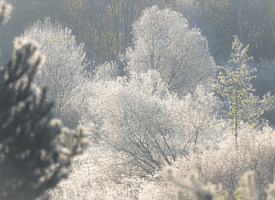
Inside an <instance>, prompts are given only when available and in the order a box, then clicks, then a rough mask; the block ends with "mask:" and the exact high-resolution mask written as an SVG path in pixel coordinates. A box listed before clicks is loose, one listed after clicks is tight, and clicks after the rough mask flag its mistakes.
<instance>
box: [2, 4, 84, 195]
mask: <svg viewBox="0 0 275 200" xmlns="http://www.w3.org/2000/svg"><path fill="white" fill-rule="evenodd" d="M10 10H11V6H10V5H7V4H5V3H3V2H1V4H0V23H1V22H3V21H5V20H6V19H7V18H8V16H9V15H8V14H9V11H10ZM37 46H38V45H37V44H35V43H34V42H32V41H29V40H27V39H24V40H22V39H19V38H17V39H15V41H14V52H13V57H12V60H11V61H10V62H9V63H8V64H7V65H6V66H4V67H1V68H0V96H1V98H0V163H1V167H0V177H1V179H0V188H1V190H0V199H4V200H8V199H9V200H21V199H22V200H25V199H28V200H32V199H36V198H38V197H40V196H41V195H43V193H44V192H45V191H46V190H48V189H49V188H53V187H55V186H56V185H57V183H58V182H59V181H60V180H61V179H63V178H66V173H65V172H64V169H65V168H67V167H68V166H70V164H71V162H70V161H71V159H72V157H73V156H75V155H77V154H79V153H81V150H83V149H84V142H83V141H82V138H83V133H82V131H81V130H69V129H67V128H66V127H63V126H62V125H61V122H60V121H59V120H53V119H52V116H51V108H52V106H53V103H48V102H46V101H45V96H46V91H45V90H43V91H42V92H41V90H40V89H39V88H37V87H36V86H35V85H34V84H33V83H32V82H33V79H34V76H35V74H36V72H37V70H38V69H39V67H41V66H42V64H43V62H44V56H43V55H41V53H40V51H39V49H38V47H37ZM60 142H66V144H67V148H66V150H65V149H64V148H63V149H62V148H61V147H60V145H59V143H60ZM79 147H80V148H79Z"/></svg>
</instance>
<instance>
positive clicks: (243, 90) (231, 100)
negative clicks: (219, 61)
mask: <svg viewBox="0 0 275 200" xmlns="http://www.w3.org/2000/svg"><path fill="white" fill-rule="evenodd" d="M232 49H233V53H232V54H231V60H229V63H233V64H234V65H235V69H234V66H232V67H228V66H225V67H220V69H221V70H222V71H221V72H220V73H219V76H218V84H217V85H216V86H215V89H216V92H217V93H218V94H220V95H221V96H222V97H224V98H225V110H224V112H225V116H226V117H227V118H229V119H231V120H232V125H233V131H234V132H235V139H236V147H237V137H238V127H239V125H240V122H241V121H245V122H248V123H250V124H251V125H252V126H255V125H256V123H257V120H258V117H259V116H260V115H262V114H263V113H264V111H265V109H266V108H265V107H263V106H262V101H261V100H260V99H259V97H258V96H255V95H254V92H255V89H253V86H252V84H251V82H250V81H251V79H252V78H254V77H255V76H252V75H251V74H250V73H253V72H256V69H252V70H251V69H249V66H248V64H247V61H248V60H249V59H251V57H247V54H246V52H247V51H248V46H247V47H245V48H244V47H243V44H242V43H241V42H240V40H239V39H238V38H237V36H235V39H234V42H233V43H232Z"/></svg>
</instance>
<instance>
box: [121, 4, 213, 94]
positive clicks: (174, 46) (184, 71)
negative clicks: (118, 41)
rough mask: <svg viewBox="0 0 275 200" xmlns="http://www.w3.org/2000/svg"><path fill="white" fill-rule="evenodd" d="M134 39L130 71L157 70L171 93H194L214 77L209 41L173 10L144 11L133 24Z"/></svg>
mask: <svg viewBox="0 0 275 200" xmlns="http://www.w3.org/2000/svg"><path fill="white" fill-rule="evenodd" d="M133 37H134V39H133V47H132V48H129V49H127V51H126V55H125V58H126V60H127V64H128V69H129V70H133V71H135V72H146V71H148V69H153V70H157V71H158V72H159V73H160V74H161V77H162V79H163V80H164V81H165V82H166V83H167V84H168V86H169V90H171V91H175V92H177V93H179V94H187V93H188V92H193V91H194V90H195V88H196V86H197V85H198V84H206V83H207V82H208V80H209V79H210V78H211V77H212V75H213V74H214V73H213V72H214V67H215V63H214V61H213V58H212V56H211V55H210V53H209V51H208V47H207V41H206V38H204V37H203V36H202V35H201V33H200V31H199V30H198V29H196V28H192V29H189V26H188V22H187V20H186V19H185V18H183V17H182V15H181V14H179V13H177V12H174V11H172V10H171V9H164V10H159V8H158V7H157V6H154V7H152V8H150V9H147V10H145V11H144V12H143V14H142V16H141V17H140V18H139V19H138V20H137V21H136V22H135V23H134V24H133Z"/></svg>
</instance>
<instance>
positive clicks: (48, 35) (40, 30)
mask: <svg viewBox="0 0 275 200" xmlns="http://www.w3.org/2000/svg"><path fill="white" fill-rule="evenodd" d="M22 38H30V39H32V40H35V41H37V42H38V43H39V44H40V46H41V52H42V53H43V54H44V55H45V56H46V61H45V64H44V67H43V68H42V69H41V71H40V72H41V73H39V74H38V75H37V77H36V78H35V83H36V84H37V85H38V86H47V87H48V92H47V98H48V100H50V101H54V102H55V115H56V117H58V118H62V119H63V120H64V122H65V124H67V125H69V126H75V124H76V123H77V121H78V120H79V116H78V110H77V107H78V106H79V104H81V101H82V99H81V97H80V96H79V95H78V92H79V90H80V89H81V87H82V86H83V84H84V81H85V77H84V75H83V72H84V70H85V52H84V45H83V44H80V45H77V44H76V41H75V37H74V36H72V35H71V30H69V29H67V28H66V29H63V28H62V27H61V25H60V24H59V23H58V22H55V23H54V24H53V23H51V21H50V19H49V18H46V19H45V21H44V22H41V21H37V22H35V23H34V24H33V25H31V26H29V27H28V28H27V29H26V30H25V31H24V33H23V34H22Z"/></svg>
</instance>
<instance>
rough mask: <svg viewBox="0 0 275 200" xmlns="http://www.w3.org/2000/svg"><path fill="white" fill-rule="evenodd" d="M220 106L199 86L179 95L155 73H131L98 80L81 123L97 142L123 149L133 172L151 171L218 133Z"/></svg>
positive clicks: (209, 142)
mask: <svg viewBox="0 0 275 200" xmlns="http://www.w3.org/2000/svg"><path fill="white" fill-rule="evenodd" d="M218 105H219V101H218V100H217V98H216V97H215V96H214V93H213V92H212V93H211V92H209V91H208V90H207V88H205V87H203V86H200V87H198V88H197V89H196V91H195V92H194V94H193V95H191V94H189V95H187V96H186V97H182V99H179V97H177V96H176V95H172V94H170V93H169V90H168V85H167V84H166V83H165V82H163V80H162V79H161V75H160V74H159V72H157V71H152V70H148V72H147V73H135V72H132V73H131V74H130V77H129V78H125V77H124V78H122V77H119V78H118V79H117V80H111V81H106V82H102V83H101V85H100V84H98V85H97V89H94V95H93V96H92V97H91V98H90V106H89V115H90V116H86V117H85V121H84V123H83V124H84V126H85V127H86V128H87V131H89V132H92V133H93V134H97V135H96V138H99V140H97V142H100V143H101V144H105V145H107V146H108V147H109V148H110V147H111V148H112V149H114V150H115V151H118V152H120V153H123V154H124V155H125V157H123V159H124V162H125V165H128V166H130V167H131V168H132V170H133V172H140V171H142V172H143V173H144V172H146V173H153V172H154V171H155V170H156V169H159V168H161V167H162V166H163V165H164V164H168V165H170V164H171V163H172V162H173V161H175V160H176V158H177V157H179V156H183V155H186V154H187V153H188V151H190V150H192V148H193V147H197V146H199V145H205V146H211V145H212V144H213V143H214V141H215V140H216V139H217V138H219V136H218V135H219V133H220V130H221V129H220V128H221V127H219V126H218V121H217V120H216V117H217V107H218ZM91 136H93V135H91ZM93 139H94V138H93ZM211 141H212V142H211ZM211 143H212V144H211Z"/></svg>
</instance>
